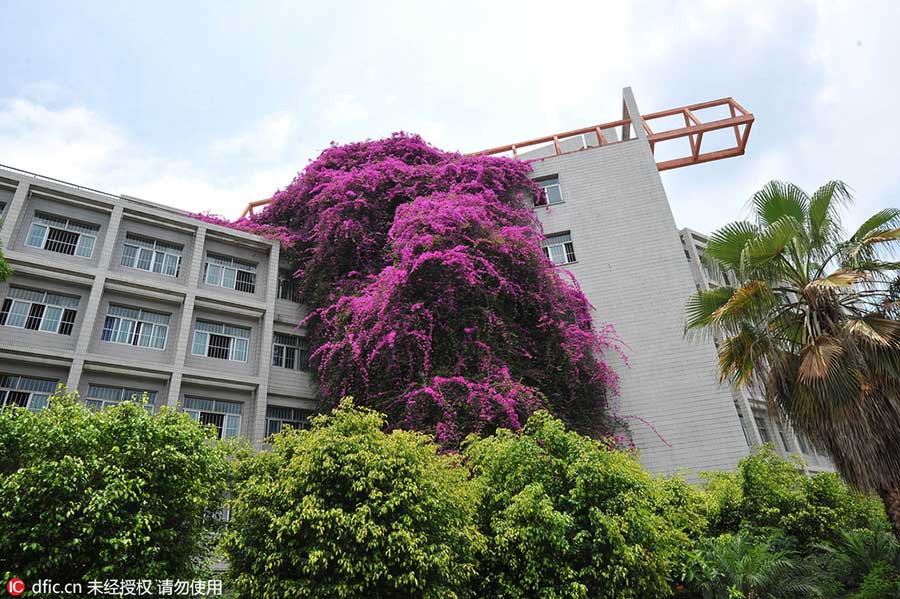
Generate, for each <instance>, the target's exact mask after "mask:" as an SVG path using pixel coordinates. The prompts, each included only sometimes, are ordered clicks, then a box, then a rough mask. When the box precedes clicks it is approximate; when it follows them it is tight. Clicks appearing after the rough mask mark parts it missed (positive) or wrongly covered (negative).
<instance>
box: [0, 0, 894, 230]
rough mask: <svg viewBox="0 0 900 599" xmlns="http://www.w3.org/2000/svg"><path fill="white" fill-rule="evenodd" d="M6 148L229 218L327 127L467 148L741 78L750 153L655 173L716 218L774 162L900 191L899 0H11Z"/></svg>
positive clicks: (662, 102)
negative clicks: (629, 96)
mask: <svg viewBox="0 0 900 599" xmlns="http://www.w3.org/2000/svg"><path fill="white" fill-rule="evenodd" d="M4 9H5V15H4V19H3V21H2V22H0V52H2V56H3V58H4V59H3V64H4V68H3V74H4V76H3V77H2V78H0V163H3V164H9V165H13V166H16V167H19V168H24V169H27V170H32V171H37V172H40V173H43V174H47V175H50V176H55V177H58V178H62V179H66V180H70V181H73V182H77V183H81V184H86V185H90V186H94V187H98V188H100V189H103V190H106V191H111V192H114V193H126V194H130V195H136V196H139V197H143V198H146V199H149V200H153V201H157V202H161V203H165V204H170V205H174V206H178V207H182V208H186V209H190V210H196V211H205V210H210V211H213V212H218V213H221V214H224V215H226V216H230V217H234V216H236V215H237V214H238V213H239V212H240V210H241V208H242V207H243V205H244V204H246V202H248V201H251V200H255V199H261V198H264V197H268V196H269V195H271V193H272V192H273V191H275V190H276V189H278V188H279V187H282V186H284V185H286V184H287V183H289V182H290V180H291V179H292V178H293V176H294V175H295V174H296V173H297V171H299V170H301V169H302V168H303V166H304V165H305V164H307V162H308V161H309V160H310V159H311V158H314V157H315V156H316V155H317V154H318V152H320V151H321V150H322V149H323V148H325V147H327V145H328V144H329V143H330V142H331V141H332V140H334V141H337V142H347V141H354V140H359V139H365V138H376V137H380V136H384V135H387V134H389V133H391V132H392V131H399V130H405V131H412V132H417V133H420V134H422V135H423V136H424V137H425V138H426V139H428V140H429V141H430V142H432V143H434V144H435V145H437V146H439V147H442V148H446V149H452V150H461V151H474V150H478V149H483V148H485V147H491V146H496V145H501V144H505V143H511V142H515V141H520V140H523V139H528V138H532V137H536V136H540V135H543V134H549V133H553V132H556V131H560V130H567V129H572V128H577V127H581V126H587V125H591V124H594V123H598V122H604V121H610V120H614V119H616V118H618V117H619V116H620V114H621V89H622V87H624V86H626V85H630V86H632V88H633V90H634V93H635V95H636V98H637V101H638V105H639V106H640V108H641V110H642V111H643V112H645V113H649V112H654V111H657V110H662V109H665V108H670V107H675V106H679V105H682V104H688V103H693V102H699V101H704V100H708V99H713V98H719V97H724V96H733V97H734V98H736V99H737V100H738V101H739V102H741V103H742V104H743V105H744V106H745V107H746V108H747V109H749V110H750V111H752V112H753V113H754V114H755V116H756V118H757V121H756V124H755V125H754V129H753V133H752V135H751V139H750V144H749V146H748V150H747V154H746V155H745V156H743V157H740V158H733V159H729V160H723V161H718V162H714V163H710V164H707V165H700V166H693V167H689V168H683V169H678V170H674V171H669V172H666V173H663V181H664V183H665V185H666V188H667V190H668V193H669V199H670V202H671V205H672V209H673V212H674V213H675V218H676V221H677V222H678V225H679V226H690V227H692V228H694V229H698V230H701V231H709V230H712V229H714V228H716V227H718V226H720V225H722V224H724V223H726V222H728V221H730V220H734V219H735V218H736V217H737V216H738V215H740V214H742V212H743V210H744V207H745V204H746V200H747V198H748V197H749V196H750V194H752V192H753V191H754V190H756V189H758V188H759V187H760V186H761V185H762V184H763V183H765V182H766V181H767V180H769V179H773V178H781V179H790V180H793V181H795V182H797V183H799V184H801V185H802V186H804V187H806V188H807V189H812V188H814V187H815V186H816V185H818V184H821V183H823V182H825V181H826V180H828V179H832V178H840V179H843V180H845V181H846V182H847V183H849V184H850V185H851V186H852V187H853V188H854V190H855V192H856V196H857V203H856V206H855V208H854V209H853V210H852V211H851V212H850V214H849V215H848V225H850V226H855V225H857V224H858V223H859V222H860V221H861V220H862V219H863V218H864V217H865V216H866V215H868V214H870V213H872V212H874V211H876V210H878V209H880V208H883V207H886V206H898V205H900V201H898V192H900V161H898V158H897V143H898V140H900V120H898V115H900V99H898V92H900V80H898V78H897V77H896V73H897V72H900V66H898V65H900V39H898V35H897V32H896V28H897V25H898V23H900V3H896V2H852V3H850V2H847V3H841V2H799V1H787V2H785V1H781V2H766V1H755V2H747V3H733V2H724V1H709V2H703V1H690V2H672V1H667V2H662V1H659V2H640V1H637V2H635V1H629V2H621V1H617V2H609V3H606V2H597V1H593V2H585V3H575V2H524V1H517V2H499V1H497V2H490V3H488V2H466V1H454V2H440V1H437V0H435V1H432V2H388V1H379V2H369V3H362V2H359V3H353V2H327V3H325V2H320V3H301V2H275V1H258V2H225V1H220V2H200V1H191V2H164V1H157V2H153V3H126V2H109V3H101V2H78V3H75V2H41V1H32V2H24V1H23V2H8V3H5V7H4Z"/></svg>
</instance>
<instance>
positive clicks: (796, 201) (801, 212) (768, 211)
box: [750, 181, 810, 226]
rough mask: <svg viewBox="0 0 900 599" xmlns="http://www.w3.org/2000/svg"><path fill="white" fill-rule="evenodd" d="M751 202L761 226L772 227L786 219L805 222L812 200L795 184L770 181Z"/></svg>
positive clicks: (754, 195)
mask: <svg viewBox="0 0 900 599" xmlns="http://www.w3.org/2000/svg"><path fill="white" fill-rule="evenodd" d="M750 202H751V203H752V205H753V208H754V211H755V212H756V218H757V221H758V222H759V224H760V226H771V225H772V224H774V223H776V222H778V221H779V220H781V219H783V218H785V217H790V218H793V219H794V220H797V221H799V222H804V221H805V220H806V215H807V213H808V211H809V205H810V198H809V196H808V195H806V192H805V191H803V190H802V189H800V188H799V187H798V186H796V185H794V184H793V183H788V182H785V181H769V182H768V183H766V185H765V186H764V187H763V188H762V189H760V190H759V191H757V192H756V193H755V194H753V197H752V198H751V200H750Z"/></svg>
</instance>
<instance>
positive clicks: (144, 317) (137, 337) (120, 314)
mask: <svg viewBox="0 0 900 599" xmlns="http://www.w3.org/2000/svg"><path fill="white" fill-rule="evenodd" d="M168 336H169V315H168V314H162V313H160V312H151V311H150V310H142V309H140V308H128V307H126V306H116V305H114V304H110V305H109V309H108V310H107V312H106V320H105V321H104V323H103V332H102V333H101V334H100V340H101V341H108V342H110V343H122V344H124V345H136V346H138V347H149V348H151V349H165V348H166V339H167V337H168Z"/></svg>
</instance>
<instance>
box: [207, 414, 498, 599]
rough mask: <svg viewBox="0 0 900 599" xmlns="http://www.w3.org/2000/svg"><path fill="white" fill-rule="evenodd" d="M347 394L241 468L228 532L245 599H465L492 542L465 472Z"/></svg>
mask: <svg viewBox="0 0 900 599" xmlns="http://www.w3.org/2000/svg"><path fill="white" fill-rule="evenodd" d="M384 427H385V421H384V417H383V416H381V415H380V414H378V413H375V412H372V411H369V410H363V409H358V408H355V407H353V405H352V404H350V403H347V402H344V403H342V405H341V407H340V408H339V409H338V410H336V411H335V412H333V413H332V414H331V415H330V416H318V417H316V418H315V419H313V425H312V429H311V430H306V431H293V430H288V431H286V432H284V433H281V434H279V435H276V436H275V437H274V439H273V447H272V450H271V451H264V452H261V453H259V454H257V455H255V456H253V457H252V458H250V459H249V460H247V461H246V462H245V463H244V464H243V465H242V467H241V469H240V471H239V473H238V477H237V478H238V482H237V485H236V487H235V490H234V501H233V504H232V521H231V525H230V528H229V532H228V533H226V535H225V543H224V546H225V551H226V554H227V556H228V559H229V561H230V567H231V576H232V579H233V583H234V586H235V588H236V590H237V591H238V594H239V595H240V596H244V597H260V598H280V597H321V598H358V597H384V598H390V597H397V598H401V597H403V598H406V597H423V598H425V597H427V598H439V597H447V598H455V597H464V596H466V595H467V589H468V584H469V582H470V581H471V580H472V579H473V578H474V577H475V575H476V559H477V555H478V553H479V552H480V551H481V549H482V548H483V539H482V537H481V535H480V534H479V533H478V530H477V529H476V527H475V525H474V515H475V511H476V509H477V498H476V495H475V492H474V487H473V485H472V483H471V482H470V481H469V480H468V479H467V476H466V470H465V469H464V468H461V467H459V466H458V464H457V460H456V459H455V458H454V457H452V456H445V455H440V454H438V451H437V447H436V445H434V443H433V441H432V440H431V438H429V437H427V436H425V435H422V434H419V433H412V432H407V431H394V432H392V433H390V434H387V433H385V432H384V430H383V429H384Z"/></svg>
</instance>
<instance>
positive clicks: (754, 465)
mask: <svg viewBox="0 0 900 599" xmlns="http://www.w3.org/2000/svg"><path fill="white" fill-rule="evenodd" d="M705 477H706V480H707V484H706V490H707V497H708V506H707V517H708V518H709V522H710V531H711V534H713V535H719V534H724V533H735V532H738V531H739V530H748V531H750V532H752V533H754V534H757V535H761V536H772V535H779V534H781V535H785V536H787V537H790V538H791V539H792V542H794V543H795V544H797V545H800V546H806V547H808V546H811V545H813V544H815V543H821V542H833V541H836V540H838V538H839V536H840V531H842V530H851V529H855V528H869V527H871V526H875V525H877V523H878V522H883V521H884V520H885V516H884V510H883V508H882V507H881V504H880V502H879V501H878V500H877V498H874V497H869V496H865V495H861V494H859V493H857V492H855V491H853V490H851V489H850V488H849V487H848V486H847V485H846V484H845V483H844V482H842V481H841V480H840V478H838V476H837V475H836V474H833V473H830V472H822V473H817V474H814V475H813V476H806V475H805V474H803V472H802V471H801V470H800V468H799V464H798V463H797V462H795V461H791V460H786V459H784V458H782V457H780V456H778V455H777V454H776V453H775V452H774V451H773V450H772V448H771V447H768V446H766V447H764V448H762V449H760V450H758V451H756V452H755V453H753V454H752V455H751V456H749V457H747V458H744V459H743V460H741V461H740V463H739V464H738V468H737V470H736V471H735V472H733V473H725V472H716V473H712V474H706V475H705Z"/></svg>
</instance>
